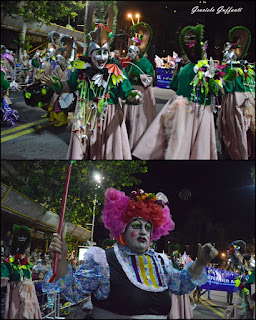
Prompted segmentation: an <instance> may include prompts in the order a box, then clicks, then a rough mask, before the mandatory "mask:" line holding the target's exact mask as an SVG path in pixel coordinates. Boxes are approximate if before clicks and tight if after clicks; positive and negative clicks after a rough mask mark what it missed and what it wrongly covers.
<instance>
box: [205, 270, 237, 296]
mask: <svg viewBox="0 0 256 320" xmlns="http://www.w3.org/2000/svg"><path fill="white" fill-rule="evenodd" d="M205 269H206V272H207V278H208V281H207V282H206V283H205V284H203V285H202V286H200V287H199V288H200V289H206V290H218V291H227V292H235V291H238V287H236V286H235V281H234V280H235V279H236V277H237V276H238V274H237V273H235V272H231V271H227V270H221V269H215V268H208V267H205Z"/></svg>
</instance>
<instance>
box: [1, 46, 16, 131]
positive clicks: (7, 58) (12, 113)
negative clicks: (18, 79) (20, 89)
mask: <svg viewBox="0 0 256 320" xmlns="http://www.w3.org/2000/svg"><path fill="white" fill-rule="evenodd" d="M13 61H14V57H13V55H12V54H11V52H10V51H9V50H7V49H6V47H5V46H4V45H1V124H2V125H6V126H11V127H13V126H14V125H15V123H16V121H17V120H18V119H19V114H18V110H15V109H12V107H11V106H12V102H11V100H10V98H9V97H8V89H9V88H10V86H11V83H10V82H9V81H7V80H6V72H7V69H8V67H9V66H10V64H13Z"/></svg>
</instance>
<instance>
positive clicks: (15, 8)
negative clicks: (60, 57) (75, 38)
mask: <svg viewBox="0 0 256 320" xmlns="http://www.w3.org/2000/svg"><path fill="white" fill-rule="evenodd" d="M84 7H85V3H84V1H1V11H2V12H3V13H4V14H9V15H11V16H15V15H19V16H22V17H23V19H24V22H34V21H42V22H44V23H46V24H47V25H49V24H50V23H51V22H52V21H55V20H58V19H61V18H64V17H70V18H75V17H76V16H77V11H79V10H81V9H83V8H84Z"/></svg>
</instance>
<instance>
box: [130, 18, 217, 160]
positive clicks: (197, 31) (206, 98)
mask: <svg viewBox="0 0 256 320" xmlns="http://www.w3.org/2000/svg"><path fill="white" fill-rule="evenodd" d="M203 34H204V26H203V25H200V24H199V25H197V26H195V27H193V26H187V27H185V28H184V29H183V30H182V31H181V33H180V46H181V49H182V51H183V53H184V54H185V55H186V56H187V58H188V59H189V63H187V64H186V65H185V66H184V67H183V68H182V69H180V70H179V71H178V73H177V74H176V75H173V77H172V80H171V82H170V88H171V89H172V90H174V91H175V92H176V95H173V96H172V97H171V98H170V100H169V101H168V102H167V103H166V104H165V106H164V107H163V108H162V110H161V111H160V114H158V116H157V117H156V118H155V120H154V121H153V122H152V124H151V125H150V127H149V128H148V129H147V131H146V132H145V134H144V135H143V136H142V138H141V139H140V141H139V142H138V144H137V145H136V146H135V149H134V151H133V153H132V154H133V155H134V156H135V157H136V158H139V159H148V160H153V159H158V160H160V159H165V160H171V159H172V160H174V159H176V160H185V159H186V160H189V159H194V160H195V159H201V160H202V159H205V160H206V159H209V160H216V159H217V147H216V135H215V129H214V116H213V109H214V107H215V104H218V103H217V96H218V94H219V93H220V90H221V89H222V82H221V75H222V73H221V70H222V69H221V66H219V65H218V64H215V63H213V60H212V59H210V61H208V60H207V59H204V56H205V51H204V49H206V47H207V46H206V43H204V42H203ZM201 78H202V79H203V80H202V81H201ZM198 119H200V121H198ZM206 137H207V138H206Z"/></svg>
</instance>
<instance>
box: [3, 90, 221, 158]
mask: <svg viewBox="0 0 256 320" xmlns="http://www.w3.org/2000/svg"><path fill="white" fill-rule="evenodd" d="M153 90H154V94H155V98H156V111H157V114H158V113H159V111H160V110H161V109H162V108H163V106H164V105H165V103H166V102H167V101H168V100H169V99H170V98H171V96H172V95H173V94H174V91H173V90H171V89H161V88H157V87H154V88H153ZM9 97H10V99H11V100H12V103H13V108H14V109H17V110H18V112H19V116H20V118H19V121H18V122H17V123H16V124H15V126H14V128H11V129H10V128H8V127H2V130H1V151H2V152H1V159H5V160H7V159H8V160H36V159H40V160H41V159H42V160H64V159H66V154H67V150H68V145H69V140H70V131H71V127H67V126H61V127H55V126H54V123H55V122H49V121H48V119H43V118H41V116H43V115H45V114H46V111H44V110H43V109H41V108H38V107H30V106H28V105H26V103H25V101H24V98H23V92H22V91H14V92H10V95H9ZM217 145H218V149H219V144H218V141H217Z"/></svg>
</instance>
